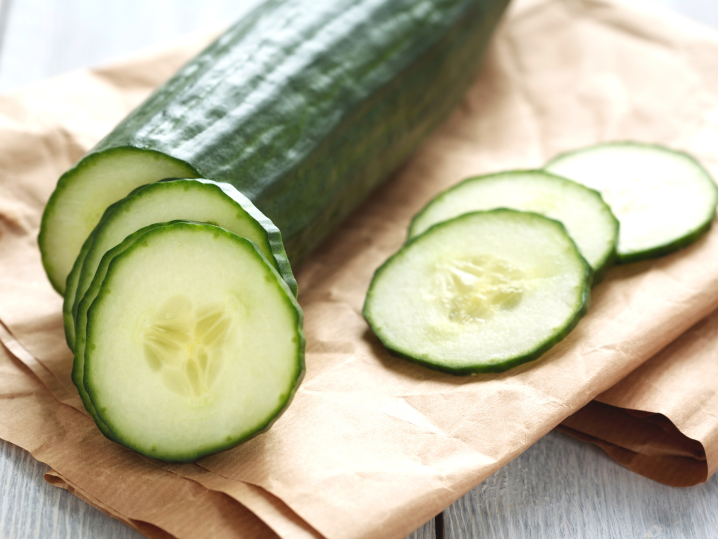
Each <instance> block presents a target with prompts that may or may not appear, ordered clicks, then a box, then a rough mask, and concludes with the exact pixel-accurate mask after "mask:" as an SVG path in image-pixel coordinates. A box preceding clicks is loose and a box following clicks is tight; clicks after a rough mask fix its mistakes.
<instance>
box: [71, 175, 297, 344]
mask: <svg viewBox="0 0 718 539" xmlns="http://www.w3.org/2000/svg"><path fill="white" fill-rule="evenodd" d="M176 219H183V220H188V221H199V222H209V223H212V224H216V225H218V226H221V227H222V228H226V229H227V230H229V231H230V232H234V233H235V234H237V235H239V236H242V237H244V238H247V239H249V240H251V241H253V242H254V243H256V244H257V245H258V246H259V248H260V250H261V251H262V253H263V254H264V255H265V256H266V257H267V259H268V260H269V261H270V262H271V263H272V265H273V266H274V268H275V269H276V270H277V271H279V273H280V274H281V275H282V277H283V278H284V280H285V281H286V282H287V284H288V285H289V287H290V288H291V290H292V292H293V293H294V294H295V295H296V291H297V282H296V280H295V279H294V275H293V274H292V269H291V267H290V265H289V260H287V254H286V253H285V251H284V245H283V244H282V235H281V233H280V231H279V229H278V228H277V227H276V226H274V224H273V223H272V222H271V221H270V220H269V219H268V218H267V217H265V216H264V214H262V213H261V212H260V211H259V210H258V209H257V208H255V207H254V205H253V204H252V203H251V202H250V201H249V199H247V198H246V197H245V196H244V195H242V194H241V193H240V192H239V191H237V189H235V188H234V187H232V186H231V185H229V184H226V183H217V182H213V181H211V180H203V179H174V180H168V181H162V182H157V183H152V184H149V185H145V186H142V187H140V188H138V189H136V190H135V191H133V192H132V193H131V194H130V195H129V196H127V197H126V198H124V199H123V200H121V201H119V202H117V203H115V204H113V205H112V206H111V207H110V208H108V210H107V212H106V213H105V215H103V217H102V220H101V221H100V223H99V224H98V225H97V227H96V228H95V230H94V232H93V233H92V241H91V243H90V245H89V247H88V248H87V249H84V248H83V250H82V251H81V253H80V256H78V260H77V261H76V262H75V265H74V267H73V270H72V272H71V273H70V275H69V276H68V279H67V289H66V291H65V301H64V303H63V314H64V318H65V321H66V322H68V321H69V322H70V323H71V324H68V325H66V327H65V329H66V332H65V333H66V336H67V340H68V343H71V344H72V346H71V348H73V347H74V334H75V331H74V329H75V328H74V325H75V321H76V319H77V308H78V306H79V304H80V301H81V300H82V297H83V296H84V295H85V292H86V291H87V288H88V287H89V286H90V283H91V282H92V278H93V277H94V275H95V271H96V270H97V266H98V265H99V263H100V260H102V257H103V256H104V254H105V253H106V252H107V251H109V250H110V249H111V248H112V247H114V246H115V245H117V244H119V243H120V242H121V241H122V240H123V239H124V238H125V237H127V236H128V235H129V234H131V233H132V232H134V231H136V230H139V229H140V228H142V227H145V226H147V225H150V224H152V223H162V222H167V221H172V220H176ZM83 254H84V258H81V257H82V256H83ZM75 287H76V289H75ZM68 313H71V315H68Z"/></svg>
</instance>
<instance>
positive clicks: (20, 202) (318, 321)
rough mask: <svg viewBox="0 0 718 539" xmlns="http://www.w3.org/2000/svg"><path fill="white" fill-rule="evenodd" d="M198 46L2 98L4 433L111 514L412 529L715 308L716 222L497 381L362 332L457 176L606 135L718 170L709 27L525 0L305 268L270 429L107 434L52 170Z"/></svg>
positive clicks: (188, 530) (612, 291)
mask: <svg viewBox="0 0 718 539" xmlns="http://www.w3.org/2000/svg"><path fill="white" fill-rule="evenodd" d="M200 42H202V39H198V40H196V41H192V42H190V43H188V44H187V45H186V46H184V48H173V49H171V50H170V51H168V52H166V53H159V54H156V55H154V56H149V57H147V58H144V59H142V60H139V61H137V62H128V63H126V64H124V65H120V66H115V67H112V68H107V69H104V70H95V71H84V72H76V73H72V74H68V75H66V76H64V77H60V78H58V79H53V80H50V81H46V82H42V83H38V84H36V85H34V86H32V87H29V88H27V89H25V90H23V91H21V92H18V93H15V94H11V95H8V96H5V97H2V98H0V232H1V233H2V237H1V238H0V273H1V274H2V276H3V277H2V279H1V280H0V321H2V323H3V324H4V331H2V332H0V340H2V342H3V343H4V344H5V346H6V348H7V349H8V350H10V351H12V354H13V356H12V357H10V356H8V357H7V358H6V359H7V361H6V363H7V365H6V366H5V367H4V368H5V370H7V371H8V372H10V373H11V375H10V376H9V377H8V378H3V379H2V380H1V381H0V391H2V393H0V395H1V396H5V399H6V402H5V403H3V406H2V407H0V437H3V438H4V439H7V440H10V441H12V442H13V443H17V444H19V445H21V446H22V447H25V448H26V449H28V450H30V451H31V452H32V453H33V454H34V455H35V456H36V458H39V459H40V460H43V461H44V462H47V463H49V464H50V465H51V466H52V467H53V469H54V470H55V473H54V474H53V477H54V479H53V482H58V483H61V484H63V485H64V486H66V488H69V489H72V491H73V492H77V493H78V494H79V495H81V496H82V497H83V498H84V499H86V500H89V501H90V503H93V504H97V505H98V506H99V507H102V508H103V510H105V511H106V512H107V513H108V514H112V515H113V516H116V517H117V518H120V519H121V520H123V521H125V522H128V523H130V524H131V525H134V526H135V527H138V528H140V526H139V525H138V524H137V523H141V524H142V525H147V526H154V527H155V528H156V529H157V530H160V531H161V532H162V533H169V534H172V535H175V536H177V537H195V536H197V534H199V533H200V526H205V527H209V528H205V529H204V531H203V532H202V533H204V534H208V531H207V530H214V528H212V526H217V532H216V535H217V536H220V535H221V534H229V533H230V532H229V530H234V533H235V534H236V535H237V536H240V537H244V536H247V537H249V536H253V535H266V534H271V533H277V534H280V535H281V536H284V537H298V536H310V537H321V536H325V537H331V538H342V539H344V538H347V539H349V538H363V537H367V538H368V537H372V538H377V537H401V536H403V535H406V534H407V533H409V532H410V531H412V530H413V529H415V528H417V527H418V526H420V525H421V524H422V523H424V522H425V521H427V520H429V519H430V518H431V517H432V516H434V514H436V513H437V512H439V511H440V510H441V509H442V508H444V507H446V506H448V505H449V504H450V503H452V502H453V501H454V500H456V499H457V498H459V497H460V496H461V495H463V494H464V493H465V492H467V491H468V490H469V489H471V488H472V487H474V486H475V485H477V484H478V483H479V482H480V481H482V480H483V479H484V478H486V477H488V476H489V475H490V474H492V473H493V472H495V471H496V470H497V469H499V468H500V467H501V466H503V465H504V464H506V463H507V462H509V461H510V460H511V459H512V458H514V457H515V456H517V455H518V454H520V453H521V452H522V451H524V450H525V449H526V448H527V447H529V446H530V445H531V444H532V443H534V442H535V441H536V440H538V439H539V438H540V437H541V436H542V435H543V434H545V433H546V432H548V431H549V430H550V429H552V428H553V427H554V426H556V425H557V424H559V423H560V422H561V421H563V420H565V419H566V418H567V417H568V416H569V415H571V414H572V413H574V412H576V411H578V410H580V409H581V408H583V407H584V406H585V405H586V404H587V403H588V402H589V401H591V399H592V398H594V397H595V396H597V395H599V394H600V393H602V392H604V391H606V390H607V389H609V388H610V387H611V386H612V385H614V384H615V383H616V382H618V381H619V380H621V379H622V378H624V377H625V376H626V375H628V374H629V373H631V372H632V371H634V370H635V369H636V368H638V367H639V366H640V365H641V364H643V363H644V362H645V361H646V360H647V359H649V358H650V357H651V356H653V355H655V354H656V353H658V352H659V351H660V350H661V349H662V348H664V347H665V346H666V345H668V344H669V343H670V342H671V341H673V340H674V339H675V338H677V337H678V336H679V335H680V334H681V333H683V332H684V331H686V330H687V329H688V328H690V327H691V326H692V325H693V324H695V323H696V322H698V321H699V320H700V319H701V318H703V317H704V316H706V315H707V314H709V313H710V312H712V311H713V310H715V309H716V308H717V307H718V228H716V229H714V230H713V231H712V232H710V233H709V234H708V235H707V236H706V237H704V238H703V239H701V240H700V241H698V242H697V243H696V244H695V245H693V246H691V247H689V248H687V249H685V250H683V251H681V252H679V253H676V254H674V255H671V256H669V257H666V258H663V259H660V260H656V261H651V262H644V263H639V264H633V265H630V266H624V267H620V268H615V269H614V270H612V271H611V272H610V274H609V276H608V278H607V280H606V282H604V283H602V284H601V285H600V286H598V287H597V288H596V289H595V290H594V292H593V297H592V306H591V309H590V312H589V314H588V315H587V316H586V318H585V319H584V320H583V321H582V322H581V323H580V324H579V325H578V327H577V328H576V329H575V330H574V332H573V333H571V335H570V336H569V337H568V338H567V339H566V340H565V341H563V342H562V343H560V344H559V345H558V346H556V347H555V348H554V349H553V350H552V351H551V352H549V353H548V354H546V355H545V356H544V357H543V358H541V359H540V360H539V361H536V362H533V363H531V364H528V365H524V366H522V367H519V368H517V369H514V370H512V371H510V372H507V373H502V374H493V375H479V376H473V377H464V378H459V377H453V376H450V375H444V374H440V373H437V372H434V371H430V370H428V369H425V368H423V367H419V366H416V365H413V364H410V363H407V362H405V361H403V360H400V359H397V358H394V357H392V356H390V355H389V354H387V353H386V351H385V350H384V349H383V348H382V346H381V345H380V344H379V343H378V341H377V340H376V339H375V338H374V337H373V335H372V334H371V332H370V331H369V329H368V327H367V325H366V323H365V322H364V320H363V319H362V317H361V307H362V303H363V299H364V294H365V292H366V289H367V286H368V284H369V281H370V279H371V276H372V273H373V271H374V270H375V269H376V268H377V267H378V266H379V265H380V264H381V263H382V262H383V261H384V260H385V259H386V258H387V257H388V256H389V255H391V254H392V253H393V252H394V251H396V250H397V249H398V248H399V247H400V246H401V244H402V242H403V241H404V239H405V237H406V229H407V225H408V223H409V221H410V219H411V217H412V216H413V215H414V214H415V213H416V212H417V211H418V210H419V209H420V208H421V207H422V206H423V204H425V203H426V202H427V201H428V200H429V199H430V198H431V197H432V196H433V195H434V194H436V193H438V192H439V191H441V190H442V189H444V188H446V187H447V186H449V185H452V184H454V183H456V182H457V181H459V180H461V179H463V178H465V177H467V176H470V175H476V174H481V173H486V172H491V171H497V170H501V169H509V168H529V167H538V166H540V165H541V164H543V163H544V162H545V161H546V160H547V159H548V158H549V157H551V156H552V155H554V154H555V153H558V152H560V151H563V150H566V149H569V148H573V147H576V146H580V145H582V144H589V143H593V142H596V141H600V140H612V139H636V140H645V141H654V142H661V143H664V144H668V145H670V146H674V147H678V148H682V149H685V150H687V151H689V152H691V153H693V154H694V155H696V156H697V157H698V158H699V159H700V160H701V161H702V162H703V163H704V164H705V165H706V166H707V167H708V168H709V169H710V170H711V171H712V173H713V174H714V176H718V159H717V158H716V156H715V155H714V154H712V153H711V152H713V149H714V148H715V147H718V146H717V145H716V143H718V95H717V94H716V93H715V88H718V38H716V37H715V35H714V34H713V33H711V32H708V31H704V30H703V29H701V28H699V27H697V26H694V25H691V24H688V23H682V22H680V21H675V20H671V21H670V22H669V21H667V19H665V18H661V17H659V16H656V15H654V14H653V13H644V12H640V11H635V10H633V8H631V7H628V6H623V5H620V4H616V3H614V2H613V1H609V0H527V1H523V2H519V3H517V4H516V5H514V6H513V8H512V10H511V13H510V14H509V15H508V20H507V21H506V24H505V25H504V26H503V27H502V28H501V30H500V31H499V32H498V34H497V35H496V37H495V39H494V42H493V46H492V48H491V50H490V52H489V54H488V56H487V59H486V64H485V68H484V70H483V72H482V74H481V76H480V77H479V79H478V80H477V82H476V84H475V85H474V86H473V87H472V89H471V90H470V91H469V93H468V94H467V96H466V98H465V100H464V102H463V103H462V105H461V106H460V107H459V108H458V109H457V110H456V111H455V113H454V114H453V116H452V118H451V119H450V120H449V121H447V122H446V123H445V124H444V125H443V126H442V127H441V128H440V129H439V131H438V132H437V133H436V134H435V135H434V136H433V137H432V138H431V139H430V140H429V141H428V142H427V143H426V144H425V145H424V146H423V147H422V148H421V150H420V151H419V152H417V154H416V155H415V156H414V157H413V158H412V160H411V161H410V162H409V163H408V164H407V165H406V166H404V167H403V169H402V170H401V171H399V172H398V173H397V174H396V176H395V177H394V178H393V179H391V181H389V182H388V183H387V184H386V185H385V186H383V187H382V188H380V189H379V190H378V191H377V192H376V193H375V194H374V195H373V196H372V197H371V198H370V200H369V201H367V202H366V203H365V204H364V205H363V206H362V207H361V208H360V209H359V210H358V211H357V212H355V214H354V215H353V216H352V217H351V218H350V219H349V220H348V221H347V223H346V224H345V225H344V226H342V227H341V228H340V229H339V230H338V231H337V232H336V233H334V234H333V236H332V237H331V238H330V239H329V240H328V241H327V242H326V243H325V244H324V245H323V246H322V247H321V248H320V250H319V251H318V252H316V253H315V254H314V255H313V256H312V257H310V259H309V260H308V261H307V262H306V263H304V264H303V266H302V267H300V268H298V271H297V277H298V281H299V285H300V290H301V292H300V303H301V305H302V306H303V308H304V310H305V315H306V334H307V343H308V344H307V368H308V371H307V377H306V379H305V381H304V383H303V384H302V386H301V388H300V390H299V391H298V393H297V396H296V399H295V401H294V402H293V404H292V406H291V407H290V408H289V410H288V411H287V412H286V413H285V414H284V415H283V416H282V418H280V420H279V421H278V422H277V423H276V424H275V426H274V427H273V428H272V429H271V430H270V431H269V432H268V433H266V434H263V435H261V436H259V437H257V438H255V439H253V440H252V441H250V442H248V443H247V444H244V445H242V446H240V447H238V448H235V449H233V450H231V451H227V452H224V453H221V454H218V455H215V456H212V457H209V458H205V459H202V460H200V461H199V462H197V463H196V464H194V465H168V464H162V463H157V462H153V461H149V460H148V459H145V458H143V457H140V456H138V455H136V454H134V453H132V452H130V451H129V450H126V449H124V448H121V447H119V446H116V445H115V444H112V443H111V442H108V441H107V440H105V439H104V438H102V436H101V435H100V434H99V432H97V430H96V429H94V428H93V427H92V424H91V422H90V420H89V418H88V417H87V416H86V415H84V414H82V413H81V412H79V411H78V406H79V404H78V401H77V399H76V397H75V395H74V393H73V392H72V386H71V383H70V381H69V372H70V366H71V365H70V364H71V355H70V352H69V350H67V348H66V346H65V344H64V337H63V335H62V319H61V313H60V307H61V302H60V298H59V297H58V296H57V295H56V294H55V293H54V292H52V291H51V289H50V287H49V284H48V282H47V279H46V278H45V276H44V274H43V272H42V269H41V266H40V262H39V254H38V252H37V247H36V240H35V238H36V234H37V228H38V225H39V219H40V215H41V211H42V207H43V205H44V203H45V201H46V200H47V198H48V197H49V195H50V193H51V191H52V189H53V187H54V184H55V181H56V178H57V177H58V176H59V174H60V173H61V172H62V171H63V170H64V169H65V168H67V167H68V166H69V165H70V164H71V163H72V162H73V161H74V160H76V159H77V158H78V157H79V156H80V155H81V154H82V152H83V151H84V150H86V149H87V148H88V147H90V146H91V144H92V143H94V142H95V141H96V140H97V139H98V138H99V137H100V136H101V135H102V134H103V133H104V132H106V131H108V130H109V129H111V127H112V125H113V124H114V123H115V122H116V121H118V120H119V119H120V118H121V117H122V116H123V115H124V114H125V113H126V112H128V111H129V110H130V109H131V107H132V106H134V105H135V104H136V103H138V102H139V101H140V100H141V99H142V98H143V97H144V96H145V95H147V93H148V92H149V91H150V90H151V88H153V87H154V86H156V85H157V84H159V83H160V82H161V81H162V80H163V79H164V78H165V77H166V76H167V75H168V74H169V73H170V72H171V71H172V70H173V69H175V68H176V67H177V66H178V65H179V64H180V63H181V62H182V61H183V60H185V59H187V58H188V57H189V56H190V55H191V54H192V53H194V52H195V51H196V50H197V48H198V44H200ZM6 355H7V354H6ZM22 362H25V363H22ZM25 364H26V365H27V367H25V366H24V365H25ZM0 365H4V364H0ZM13 369H14V370H13ZM39 381H42V383H43V384H45V385H44V386H43V385H41V384H40V382H39ZM50 391H51V392H52V395H54V398H56V399H57V400H54V399H53V398H51V397H49V395H50V394H51V393H50ZM683 396H685V395H683ZM680 397H681V396H680V395H679V396H677V398H680ZM668 398H672V397H668ZM20 404H22V405H20ZM80 455H91V458H90V459H88V458H86V457H80ZM245 487H246V488H245ZM140 501H141V503H140ZM247 509H249V511H247ZM250 511H251V512H250ZM253 514H254V515H256V516H258V517H259V518H260V519H261V520H262V521H264V522H265V523H266V524H262V523H261V522H260V521H259V520H257V519H256V518H255V517H254V516H253ZM189 515H191V518H192V519H193V520H192V523H190V522H188V518H189ZM218 515H219V516H218ZM234 518H236V519H238V520H239V521H241V522H239V521H237V522H234V521H233V520H232V519H234ZM253 519H254V520H253ZM263 526H264V527H263ZM155 528H152V530H155ZM270 528H271V530H273V532H271V531H270ZM148 529H149V528H148ZM143 531H144V530H143ZM220 532H221V533H220ZM145 533H148V534H150V532H145ZM152 533H154V532H152ZM158 533H159V532H158ZM212 533H214V532H212ZM228 536H229V535H228Z"/></svg>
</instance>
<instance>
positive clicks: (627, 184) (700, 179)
mask: <svg viewBox="0 0 718 539" xmlns="http://www.w3.org/2000/svg"><path fill="white" fill-rule="evenodd" d="M546 170H548V171H549V172H552V173H554V174H559V175H561V176H565V177H566V178H570V179H571V180H574V181H576V182H579V183H581V184H584V185H586V186H588V187H590V188H592V189H595V190H597V191H599V192H600V193H601V194H602V195H603V197H604V199H605V200H606V202H607V203H608V205H609V206H610V207H611V209H612V210H613V213H614V214H615V215H616V217H617V218H618V220H619V221H620V223H621V232H620V234H619V239H618V262H620V263H628V262H635V261H638V260H644V259H647V258H655V257H658V256H662V255H665V254H668V253H671V252H673V251H676V250H678V249H680V248H682V247H685V246H687V245H689V244H691V243H693V242H694V241H696V240H697V239H698V238H699V237H700V236H701V235H702V234H703V233H704V232H706V230H708V228H709V227H710V225H711V223H712V222H713V218H714V217H715V212H716V204H718V189H717V188H716V185H715V183H714V182H713V180H712V179H711V177H710V175H709V174H708V172H707V171H706V170H705V169H704V168H703V167H702V166H701V165H700V164H699V163H698V162H697V161H696V160H695V159H694V158H693V157H691V156H689V155H688V154H686V153H683V152H679V151H675V150H670V149H668V148H664V147H661V146H656V145H651V144H639V143H635V142H616V143H608V144H599V145H596V146H591V147H589V148H584V149H580V150H576V151H572V152H568V153H565V154H562V155H559V156H558V157H556V158H554V159H553V160H551V161H550V162H549V163H548V165H546Z"/></svg>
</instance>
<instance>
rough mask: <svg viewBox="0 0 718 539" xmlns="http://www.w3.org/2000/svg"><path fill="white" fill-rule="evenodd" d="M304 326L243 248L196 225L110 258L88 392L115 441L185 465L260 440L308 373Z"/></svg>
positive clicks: (92, 317)
mask: <svg viewBox="0 0 718 539" xmlns="http://www.w3.org/2000/svg"><path fill="white" fill-rule="evenodd" d="M302 322H303V315H302V311H301V309H300V307H299V305H298V304H297V301H296V299H295V298H294V295H293V294H292V292H291V290H290V289H289V287H288V286H287V284H286V282H285V281H284V280H283V279H282V277H281V276H280V275H279V273H277V271H276V270H275V269H274V268H273V267H272V266H271V265H270V264H269V262H268V261H267V259H266V258H265V257H264V255H263V254H262V253H261V251H260V250H259V249H258V248H257V246H256V245H255V244H254V243H252V242H251V241H249V240H247V239H245V238H241V237H239V236H237V235H235V234H232V233H231V232H228V231H226V230H224V229H222V228H219V227H216V226H213V225H209V224H203V223H187V222H180V223H172V224H168V225H167V226H161V227H158V228H155V229H153V230H149V231H148V232H146V233H145V234H143V235H141V236H140V237H139V238H138V239H137V240H136V241H135V242H134V243H132V244H131V245H130V246H129V247H128V248H127V249H125V250H124V251H123V252H122V253H120V254H118V255H116V256H115V257H114V258H113V259H112V261H111V262H110V264H109V266H108V268H107V274H106V276H105V278H104V280H103V282H102V285H101V286H100V289H99V291H98V293H97V297H96V299H95V300H94V302H93V303H92V305H91V307H90V309H89V311H88V316H87V342H86V348H85V372H84V385H85V389H86V391H87V393H88V395H89V396H90V399H91V401H92V404H93V406H94V408H95V410H96V412H97V415H98V416H99V418H100V420H101V421H102V423H104V425H105V426H106V427H107V429H108V431H109V432H110V434H111V436H112V439H114V440H115V441H117V442H119V443H121V444H123V445H125V446H127V447H130V448H131V449H134V450H135V451H138V452H139V453H142V454H144V455H147V456H149V457H152V458H158V459H162V460H167V461H193V460H196V459H198V458H200V457H202V456H205V455H208V454H211V453H214V452H217V451H221V450H224V449H228V448H230V447H233V446H235V445H237V444H239V443H241V442H243V441H246V440H247V439H249V438H250V437H252V436H254V435H256V434H258V433H260V432H262V431H264V430H265V429H267V428H268V427H269V426H270V425H271V424H272V423H273V422H274V421H275V420H276V419H277V417H278V416H279V415H280V414H281V412H282V411H283V410H284V409H285V408H286V407H287V405H288V404H289V402H290V400H291V399H292V397H293V395H294V393H295V391H296V388H297V386H298V384H299V382H300V380H301V378H302V376H303V373H304V335H303V331H302Z"/></svg>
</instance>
